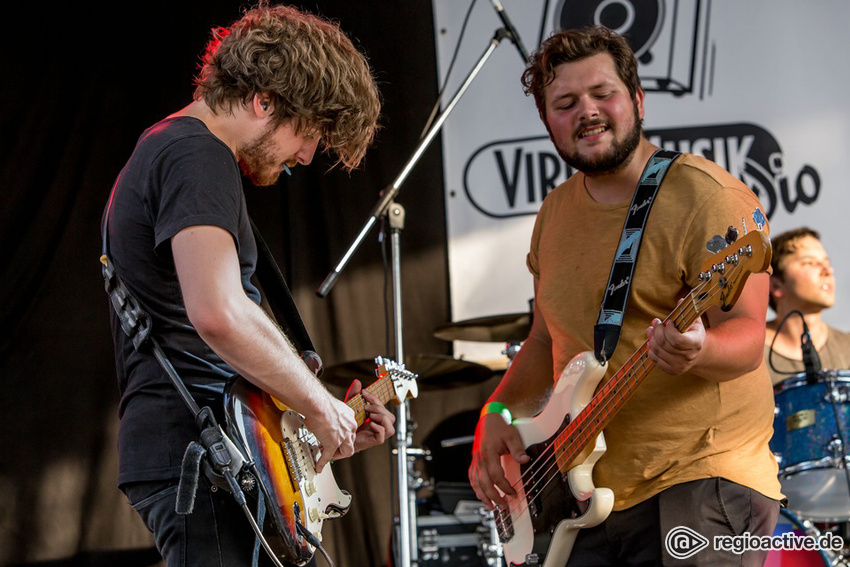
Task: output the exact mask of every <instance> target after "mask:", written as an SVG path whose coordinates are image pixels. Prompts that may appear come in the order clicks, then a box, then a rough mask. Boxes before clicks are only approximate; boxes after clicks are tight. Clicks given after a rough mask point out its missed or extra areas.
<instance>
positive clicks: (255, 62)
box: [195, 2, 381, 169]
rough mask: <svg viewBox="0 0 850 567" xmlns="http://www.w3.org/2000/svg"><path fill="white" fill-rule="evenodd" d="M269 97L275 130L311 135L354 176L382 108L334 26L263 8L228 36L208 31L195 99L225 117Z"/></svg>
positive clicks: (357, 56) (361, 64)
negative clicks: (291, 128) (287, 125)
mask: <svg viewBox="0 0 850 567" xmlns="http://www.w3.org/2000/svg"><path fill="white" fill-rule="evenodd" d="M259 93H268V95H269V96H270V98H271V102H272V104H273V107H274V120H275V122H276V124H281V123H283V122H284V121H287V120H291V121H292V122H293V124H294V125H295V128H296V131H297V132H304V131H309V130H313V129H316V130H318V133H319V134H320V135H321V140H322V146H323V148H324V150H326V151H332V152H333V153H334V154H336V156H337V157H338V160H337V163H338V164H339V163H341V164H343V166H344V167H345V168H347V169H354V168H355V167H357V165H359V164H360V162H361V160H362V159H363V156H364V154H365V153H366V149H367V148H368V147H369V146H370V145H371V143H372V141H373V139H374V137H375V132H376V131H377V129H378V124H377V122H378V115H379V113H380V110H381V101H380V96H379V94H378V88H377V85H376V84H375V79H374V77H373V76H372V72H371V70H370V68H369V64H368V62H367V61H366V57H365V56H364V55H363V54H362V53H361V52H360V51H358V50H357V48H355V47H354V45H353V44H352V42H351V40H350V39H349V38H348V37H347V36H346V35H345V34H344V33H343V32H342V31H341V30H340V29H339V26H337V25H336V24H334V23H331V22H329V21H327V20H324V19H322V18H320V17H318V16H314V15H312V14H307V13H305V12H301V11H299V10H297V9H295V8H293V7H290V6H280V5H278V6H269V5H268V4H267V3H266V2H261V3H260V4H258V5H257V6H256V7H254V8H251V9H249V10H247V11H246V12H245V14H244V15H243V16H242V18H241V19H239V20H238V21H236V22H235V23H234V24H232V25H231V26H230V27H229V28H216V29H214V30H212V38H211V39H210V41H209V43H208V44H207V48H206V51H205V53H204V55H203V56H202V58H201V66H200V72H199V73H198V76H197V77H196V78H195V99H196V100H200V99H203V100H204V102H206V103H207V104H208V105H209V106H210V108H212V109H213V111H214V112H217V111H219V110H222V111H224V112H230V111H231V110H232V109H233V107H234V105H239V104H247V103H249V102H250V101H251V100H252V99H253V97H254V95H255V94H259Z"/></svg>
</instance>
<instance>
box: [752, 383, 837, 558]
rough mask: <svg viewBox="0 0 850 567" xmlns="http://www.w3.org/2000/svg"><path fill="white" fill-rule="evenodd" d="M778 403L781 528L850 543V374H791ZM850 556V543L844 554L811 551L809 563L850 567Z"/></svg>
mask: <svg viewBox="0 0 850 567" xmlns="http://www.w3.org/2000/svg"><path fill="white" fill-rule="evenodd" d="M774 399H775V403H776V408H775V411H774V422H773V438H772V439H771V440H770V448H771V450H772V451H773V454H774V456H775V457H776V461H777V463H778V464H779V480H780V483H781V484H782V492H783V494H785V496H786V498H787V499H788V509H787V510H783V511H782V515H781V516H780V520H779V526H780V527H779V528H778V529H783V527H782V526H787V525H790V528H791V529H793V530H795V531H797V532H802V533H804V534H805V535H810V536H814V537H821V536H822V535H823V534H824V533H826V532H829V533H832V534H835V535H839V536H841V537H842V538H843V540H844V542H845V543H846V542H850V469H848V468H847V467H848V465H850V456H848V448H847V436H848V435H850V371H847V370H822V371H820V372H819V373H816V374H814V375H809V376H807V375H806V374H805V373H802V374H798V375H795V376H792V377H790V378H788V379H786V380H784V381H783V382H780V383H779V384H777V385H776V386H775V387H774ZM771 553H773V552H771ZM782 553H783V554H785V553H786V552H784V551H783V552H782ZM848 557H850V548H848V547H847V546H846V545H845V547H844V549H843V550H842V551H841V552H840V553H839V552H834V551H833V552H826V553H820V554H815V553H811V554H810V559H811V560H812V561H814V562H810V563H807V564H809V565H814V564H817V565H850V559H848ZM785 559H789V558H784V559H783V563H782V564H783V565H787V564H789V561H786V560H785ZM775 564H776V565H778V564H779V563H775ZM766 565H771V557H770V556H769V557H768V562H767V563H766Z"/></svg>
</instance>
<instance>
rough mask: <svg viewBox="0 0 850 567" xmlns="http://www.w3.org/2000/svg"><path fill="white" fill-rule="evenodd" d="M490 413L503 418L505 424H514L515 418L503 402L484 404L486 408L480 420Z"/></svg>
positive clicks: (482, 409) (482, 410)
mask: <svg viewBox="0 0 850 567" xmlns="http://www.w3.org/2000/svg"><path fill="white" fill-rule="evenodd" d="M488 413H497V414H499V415H501V416H502V419H504V420H505V423H507V424H508V425H510V424H511V423H513V420H514V419H513V416H512V415H511V410H509V409H508V406H506V405H505V404H503V403H501V402H487V403H486V404H484V407H483V408H481V415H480V416H479V419H481V418H482V417H484V416H485V415H487V414H488Z"/></svg>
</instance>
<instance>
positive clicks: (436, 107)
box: [419, 0, 475, 140]
mask: <svg viewBox="0 0 850 567" xmlns="http://www.w3.org/2000/svg"><path fill="white" fill-rule="evenodd" d="M474 6H475V0H472V2H470V3H469V8H467V10H466V16H465V17H464V18H463V24H462V25H461V27H460V35H458V38H457V43H456V44H455V49H454V53H452V59H451V61H450V62H449V68H448V69H446V76H445V78H444V79H443V86H442V87H440V92H439V93H437V101H436V102H435V103H434V108H432V109H431V115H430V116H429V117H428V121H427V122H426V123H425V127H424V128H423V129H422V133H421V134H420V135H419V139H420V140H421V139H423V138H424V137H425V134H427V133H428V130H430V129H431V124H432V123H433V122H434V118H435V117H436V116H437V113H438V112H439V110H440V102H441V101H442V100H443V94H445V92H446V87H447V86H448V84H449V77H450V76H451V74H452V69H453V68H454V66H455V61H456V60H457V55H458V53H460V44H461V41H462V40H463V35H464V33H466V24H468V23H469V16H470V15H471V14H472V8H473V7H474ZM438 33H439V32H438Z"/></svg>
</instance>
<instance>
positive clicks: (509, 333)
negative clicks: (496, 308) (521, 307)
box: [434, 313, 531, 343]
mask: <svg viewBox="0 0 850 567" xmlns="http://www.w3.org/2000/svg"><path fill="white" fill-rule="evenodd" d="M530 331H531V313H508V314H504V315H490V316H487V317H478V318H475V319H467V320H465V321H457V322H453V323H446V324H445V325H441V326H439V327H437V328H436V329H435V330H434V336H435V337H436V338H438V339H442V340H445V341H473V342H482V343H521V342H522V341H524V340H525V339H526V338H528V333H529V332H530Z"/></svg>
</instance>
